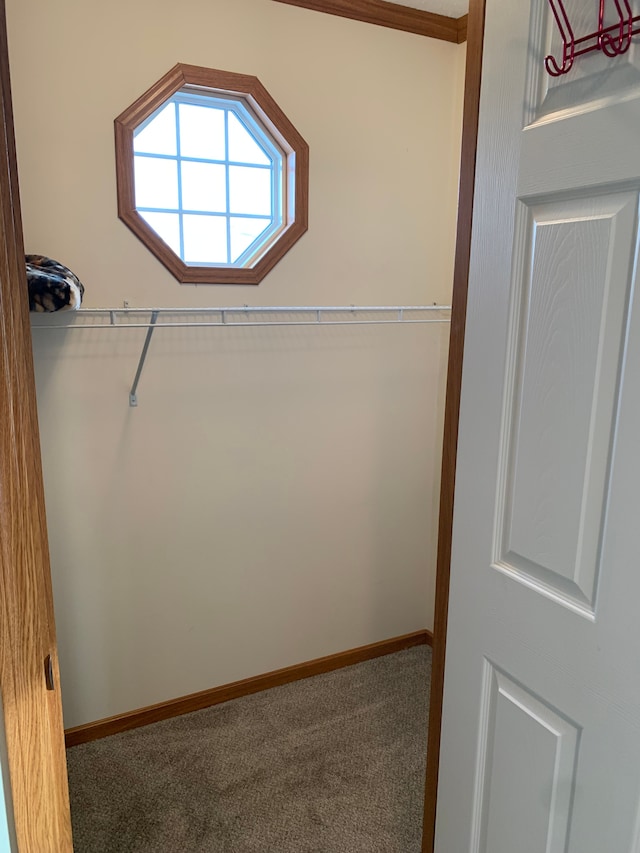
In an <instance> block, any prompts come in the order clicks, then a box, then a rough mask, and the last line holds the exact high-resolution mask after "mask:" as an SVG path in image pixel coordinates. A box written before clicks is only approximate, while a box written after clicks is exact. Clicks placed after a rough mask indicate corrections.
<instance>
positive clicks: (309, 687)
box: [67, 646, 431, 853]
mask: <svg viewBox="0 0 640 853" xmlns="http://www.w3.org/2000/svg"><path fill="white" fill-rule="evenodd" d="M430 676H431V650H430V649H429V648H428V647H426V646H421V647H418V648H414V649H408V650H406V651H403V652H398V653H397V654H393V655H387V656H386V657H382V658H378V659H376V660H373V661H368V662H367V663H362V664H357V665H356V666H351V667H348V668H346V669H341V670H338V671H337V672H333V673H329V674H327V675H321V676H316V677H315V678H309V679H306V680H304V681H298V682H296V683H294V684H288V685H285V686H284V687H276V688H274V689H272V690H267V691H265V692H263V693H257V694H255V695H253V696H247V697H244V698H242V699H236V700H234V701H232V702H227V703H226V704H223V705H217V706H215V707H213V708H208V709H206V710H204V711H196V712H195V713H193V714H187V715H185V716H183V717H177V718H175V719H173V720H166V721H164V722H161V723H155V724H153V725H150V726H146V727H144V728H140V729H136V730H134V731H131V732H125V733H124V734H120V735H114V736H112V737H109V738H105V739H103V740H99V741H95V742H93V743H88V744H83V745H81V746H76V747H73V748H72V749H70V750H68V752H67V759H68V764H69V785H70V789H71V814H72V820H73V834H74V839H75V850H76V853H125V851H126V853H419V850H420V835H421V826H422V807H423V786H424V771H425V752H426V734H427V715H428V698H429V684H430Z"/></svg>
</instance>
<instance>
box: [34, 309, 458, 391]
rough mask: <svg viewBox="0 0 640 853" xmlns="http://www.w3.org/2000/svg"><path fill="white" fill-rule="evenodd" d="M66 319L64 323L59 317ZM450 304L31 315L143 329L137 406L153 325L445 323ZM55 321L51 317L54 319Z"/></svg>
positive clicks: (45, 320) (47, 320)
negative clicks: (145, 332) (143, 337)
mask: <svg viewBox="0 0 640 853" xmlns="http://www.w3.org/2000/svg"><path fill="white" fill-rule="evenodd" d="M62 316H64V319H65V320H67V321H68V322H64V323H62V322H60V320H61V319H62ZM450 319H451V306H449V305H375V306H362V305H358V306H356V305H343V306H335V305H333V306H327V305H321V306H319V305H315V306H296V307H292V306H271V307H263V306H259V307H258V306H249V305H244V306H242V307H241V308H81V309H80V310H79V311H74V312H69V313H68V314H65V315H60V314H54V315H51V314H49V315H35V317H34V318H33V320H32V324H31V325H32V329H34V330H35V329H38V330H40V329H47V330H49V329H66V330H71V329H90V330H94V329H146V330H147V334H146V336H145V340H144V344H143V345H142V351H141V353H140V358H139V360H138V369H137V370H136V375H135V377H134V380H133V384H132V386H131V391H130V392H129V405H130V406H137V405H138V396H137V390H138V383H139V382H140V377H141V375H142V370H143V368H144V364H145V361H146V358H147V353H148V351H149V344H150V343H151V338H152V337H153V333H154V331H155V330H156V329H160V328H164V329H186V328H191V327H200V328H211V327H227V328H228V327H230V326H238V327H244V328H246V327H248V326H355V325H368V326H371V325H391V324H397V323H408V324H415V323H448V322H449V321H450ZM52 320H54V322H52Z"/></svg>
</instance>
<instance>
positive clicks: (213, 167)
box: [182, 160, 227, 213]
mask: <svg viewBox="0 0 640 853" xmlns="http://www.w3.org/2000/svg"><path fill="white" fill-rule="evenodd" d="M182 209H183V210H202V211H205V212H207V213H226V210H227V178H226V169H225V167H224V166H222V165H219V164H218V163H194V162H193V161H191V160H186V161H183V162H182Z"/></svg>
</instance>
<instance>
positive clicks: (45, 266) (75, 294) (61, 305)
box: [25, 255, 84, 312]
mask: <svg viewBox="0 0 640 853" xmlns="http://www.w3.org/2000/svg"><path fill="white" fill-rule="evenodd" d="M25 260H26V262H27V284H28V285H29V310H30V311H37V312H45V311H47V312H51V311H74V310H76V309H77V308H79V307H80V305H81V303H82V297H83V295H84V286H83V284H82V282H81V281H80V279H79V278H78V276H77V275H75V274H74V273H72V272H71V270H70V269H68V268H67V267H65V266H64V265H63V264H61V263H59V262H58V261H54V260H53V258H47V257H45V256H44V255H25Z"/></svg>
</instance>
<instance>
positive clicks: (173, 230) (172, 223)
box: [140, 211, 180, 255]
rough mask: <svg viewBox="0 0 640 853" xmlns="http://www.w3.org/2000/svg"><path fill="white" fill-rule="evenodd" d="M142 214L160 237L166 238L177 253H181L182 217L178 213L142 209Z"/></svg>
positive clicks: (165, 240) (168, 244)
mask: <svg viewBox="0 0 640 853" xmlns="http://www.w3.org/2000/svg"><path fill="white" fill-rule="evenodd" d="M140 216H142V218H143V219H145V220H146V221H147V222H148V223H149V225H150V226H151V227H152V228H153V230H154V231H155V232H156V234H157V235H158V237H160V238H161V239H162V240H164V242H165V243H166V244H167V246H169V248H170V249H173V251H174V252H175V253H176V255H180V218H179V216H178V214H177V213H153V212H151V211H142V212H141V213H140Z"/></svg>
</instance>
